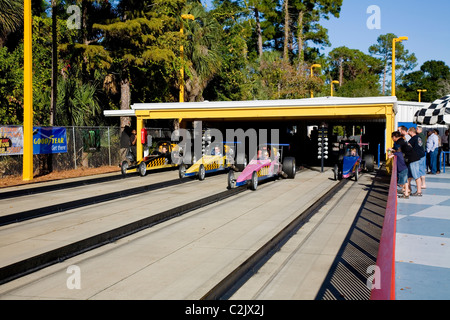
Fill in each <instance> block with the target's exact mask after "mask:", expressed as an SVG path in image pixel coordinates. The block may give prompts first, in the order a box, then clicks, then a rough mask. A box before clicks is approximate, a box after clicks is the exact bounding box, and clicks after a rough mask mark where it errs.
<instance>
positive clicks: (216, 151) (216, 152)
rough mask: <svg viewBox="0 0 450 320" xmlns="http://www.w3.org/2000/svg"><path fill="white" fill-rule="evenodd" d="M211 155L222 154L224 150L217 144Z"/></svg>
mask: <svg viewBox="0 0 450 320" xmlns="http://www.w3.org/2000/svg"><path fill="white" fill-rule="evenodd" d="M211 155H213V156H221V155H222V152H221V151H220V148H219V147H218V146H215V147H214V150H213V151H212V152H211Z"/></svg>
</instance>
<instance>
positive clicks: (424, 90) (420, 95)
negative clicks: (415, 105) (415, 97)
mask: <svg viewBox="0 0 450 320" xmlns="http://www.w3.org/2000/svg"><path fill="white" fill-rule="evenodd" d="M417 92H418V93H419V102H422V92H427V90H426V89H419V90H417Z"/></svg>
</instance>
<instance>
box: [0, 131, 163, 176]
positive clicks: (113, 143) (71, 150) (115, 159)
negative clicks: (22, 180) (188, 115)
mask: <svg viewBox="0 0 450 320" xmlns="http://www.w3.org/2000/svg"><path fill="white" fill-rule="evenodd" d="M65 128H66V134H67V152H66V153H56V154H50V155H47V154H40V155H34V156H33V170H34V173H35V174H38V175H39V174H45V173H48V172H51V171H65V170H72V169H78V168H83V167H84V168H88V167H89V168H97V167H101V166H119V164H120V160H121V159H120V128H118V127H65ZM146 129H147V132H148V133H149V134H150V135H151V136H152V137H155V138H161V137H169V139H170V131H169V130H168V129H163V128H146ZM22 170H23V156H22V155H8V156H0V176H2V177H5V176H20V175H22Z"/></svg>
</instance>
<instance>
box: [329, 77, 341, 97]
mask: <svg viewBox="0 0 450 320" xmlns="http://www.w3.org/2000/svg"><path fill="white" fill-rule="evenodd" d="M333 84H339V81H337V80H333V81H331V96H333Z"/></svg>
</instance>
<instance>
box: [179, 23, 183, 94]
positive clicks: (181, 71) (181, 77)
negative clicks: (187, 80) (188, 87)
mask: <svg viewBox="0 0 450 320" xmlns="http://www.w3.org/2000/svg"><path fill="white" fill-rule="evenodd" d="M180 33H181V35H183V21H181V29H180ZM180 58H181V62H183V61H184V48H183V45H181V46H180ZM179 101H180V102H184V65H182V66H181V69H180V100H179Z"/></svg>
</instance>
